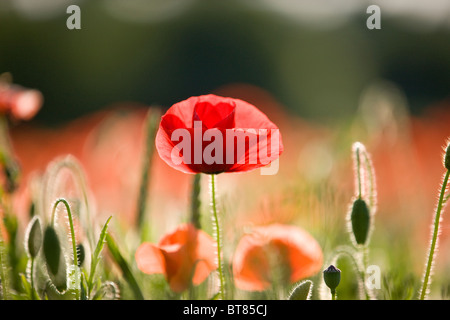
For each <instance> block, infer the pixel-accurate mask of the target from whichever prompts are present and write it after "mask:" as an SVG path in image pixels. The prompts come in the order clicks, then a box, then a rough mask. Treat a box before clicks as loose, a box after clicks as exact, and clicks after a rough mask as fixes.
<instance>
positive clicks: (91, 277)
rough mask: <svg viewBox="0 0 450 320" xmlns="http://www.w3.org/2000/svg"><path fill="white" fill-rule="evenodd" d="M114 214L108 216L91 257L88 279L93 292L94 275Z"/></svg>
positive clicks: (89, 287)
mask: <svg viewBox="0 0 450 320" xmlns="http://www.w3.org/2000/svg"><path fill="white" fill-rule="evenodd" d="M111 218H112V216H110V217H109V218H108V220H106V222H105V224H104V225H103V228H102V231H101V232H100V237H99V239H98V241H97V246H96V247H95V251H94V253H93V254H92V258H91V271H90V274H89V280H88V290H89V292H91V290H92V288H93V280H94V275H95V269H96V268H97V264H98V262H99V260H100V253H101V252H102V250H103V246H104V244H105V241H106V235H107V230H108V224H109V221H110V220H111Z"/></svg>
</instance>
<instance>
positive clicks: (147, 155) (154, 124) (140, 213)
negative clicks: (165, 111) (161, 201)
mask: <svg viewBox="0 0 450 320" xmlns="http://www.w3.org/2000/svg"><path fill="white" fill-rule="evenodd" d="M160 117H161V115H160V112H159V110H156V109H150V110H149V112H148V113H147V119H146V142H145V152H144V158H143V164H142V171H141V185H140V188H139V196H138V204H137V220H136V226H137V228H138V229H141V228H142V225H143V221H144V215H145V212H146V209H147V207H148V203H147V198H148V186H149V181H150V169H151V164H152V158H153V152H154V147H155V137H156V132H157V130H158V123H159V120H160Z"/></svg>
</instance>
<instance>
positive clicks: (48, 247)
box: [42, 226, 67, 291]
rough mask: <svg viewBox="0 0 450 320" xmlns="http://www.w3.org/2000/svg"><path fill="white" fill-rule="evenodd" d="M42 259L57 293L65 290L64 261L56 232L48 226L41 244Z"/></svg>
mask: <svg viewBox="0 0 450 320" xmlns="http://www.w3.org/2000/svg"><path fill="white" fill-rule="evenodd" d="M42 249H43V251H44V258H45V262H46V265H47V271H48V275H49V277H50V280H51V281H52V283H53V284H54V286H55V287H56V288H57V289H58V290H59V291H64V290H66V289H67V274H66V272H67V271H66V268H67V267H66V261H65V258H64V254H63V252H62V249H61V243H60V242H59V238H58V234H57V233H56V230H55V229H54V228H53V227H51V226H48V227H47V228H46V229H45V232H44V243H43V248H42Z"/></svg>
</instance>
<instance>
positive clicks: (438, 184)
mask: <svg viewBox="0 0 450 320" xmlns="http://www.w3.org/2000/svg"><path fill="white" fill-rule="evenodd" d="M3 77H5V75H4V76H3ZM3 79H4V80H3V81H4V82H3V85H2V89H1V91H0V100H1V101H0V106H1V110H2V112H3V115H2V117H3V118H2V157H1V159H2V172H3V176H2V192H1V200H2V202H1V204H2V224H1V243H0V244H1V246H0V249H1V250H0V258H1V259H0V262H1V265H0V266H1V268H0V271H1V272H0V276H1V278H0V279H1V297H2V299H32V300H34V299H195V300H214V299H224V300H229V299H230V300H231V299H272V300H273V299H277V300H278V299H281V300H286V299H295V300H306V299H314V300H318V299H321V300H328V299H338V300H339V299H343V300H346V299H364V300H365V299H429V298H431V299H446V298H448V288H449V284H450V282H449V280H450V279H449V278H448V275H447V272H446V270H447V269H448V265H449V259H448V254H447V251H448V249H447V247H448V240H447V239H448V237H447V230H448V227H447V223H446V222H445V221H446V220H445V216H446V212H445V209H446V206H445V205H446V202H447V200H448V197H449V194H448V178H449V172H450V163H449V161H450V160H449V159H450V156H449V152H450V151H449V147H448V142H447V140H446V139H447V137H448V136H450V131H449V127H448V125H447V124H448V122H449V121H450V113H448V112H447V111H446V110H447V107H448V106H445V105H444V106H436V107H433V108H430V109H429V111H428V113H427V115H426V116H425V117H421V118H415V117H413V116H410V115H408V114H407V113H405V112H402V111H404V110H402V109H401V106H400V105H398V104H396V102H397V100H396V99H395V98H396V96H395V92H396V91H395V90H391V89H392V87H390V86H387V85H386V84H383V85H380V86H379V87H377V88H374V89H373V92H372V94H373V93H374V92H375V93H376V94H377V96H376V99H372V100H370V101H371V103H372V104H373V103H381V102H383V103H384V108H386V109H384V111H383V112H385V113H388V116H387V117H386V116H385V113H383V114H382V113H380V114H375V113H372V114H370V115H368V114H367V112H371V110H369V109H366V110H364V108H363V107H362V108H361V109H360V113H359V114H357V115H356V116H355V119H354V120H353V122H352V123H349V124H348V126H347V127H345V128H344V127H342V126H340V127H335V128H330V127H321V126H319V125H315V124H313V123H309V122H307V121H304V120H302V119H300V118H295V117H292V116H290V115H288V114H286V113H285V112H284V111H283V108H282V106H281V105H280V104H278V103H277V102H276V100H275V99H273V98H272V97H270V95H269V94H268V93H267V92H265V91H263V90H261V89H259V88H257V87H254V86H248V85H240V86H235V87H230V88H226V89H224V90H223V91H222V92H217V94H208V95H203V96H196V97H191V98H189V99H187V100H184V101H181V102H179V103H176V104H174V105H173V106H171V107H170V108H168V109H166V110H165V111H163V110H162V109H160V108H157V107H144V106H137V105H136V106H131V105H123V106H118V107H115V108H112V109H109V110H105V111H101V112H98V113H95V114H92V115H88V116H86V117H84V118H81V119H79V120H77V121H74V122H72V123H69V124H68V125H66V126H64V127H61V128H58V129H49V128H42V127H38V126H33V125H30V126H28V125H27V120H29V119H31V118H32V117H33V116H34V115H35V114H36V113H37V112H39V110H40V108H41V106H42V94H41V93H40V92H39V91H38V90H32V89H28V88H25V87H22V86H19V85H16V84H12V83H10V82H8V81H7V80H8V79H6V78H3ZM231 97H233V98H231ZM17 110H20V112H19V111H17ZM369 116H370V117H369ZM199 152H200V156H199ZM264 170H266V171H264ZM430 228H431V233H430ZM438 249H439V250H438Z"/></svg>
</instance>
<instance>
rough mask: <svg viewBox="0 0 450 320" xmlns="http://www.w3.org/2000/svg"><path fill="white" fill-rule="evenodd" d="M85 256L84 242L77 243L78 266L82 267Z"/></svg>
mask: <svg viewBox="0 0 450 320" xmlns="http://www.w3.org/2000/svg"><path fill="white" fill-rule="evenodd" d="M85 258H86V251H85V250H84V246H83V244H81V243H79V244H77V259H78V267H81V265H82V264H83V262H84V259H85Z"/></svg>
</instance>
